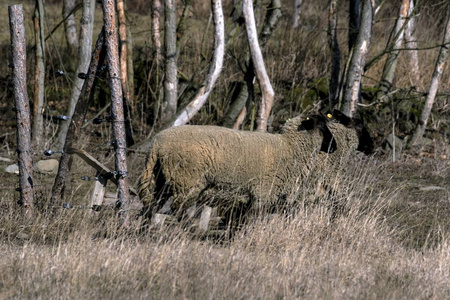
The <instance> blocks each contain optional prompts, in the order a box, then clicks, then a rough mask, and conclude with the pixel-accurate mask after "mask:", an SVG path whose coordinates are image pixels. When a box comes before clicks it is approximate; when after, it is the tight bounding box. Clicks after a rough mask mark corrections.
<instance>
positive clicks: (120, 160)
mask: <svg viewBox="0 0 450 300" xmlns="http://www.w3.org/2000/svg"><path fill="white" fill-rule="evenodd" d="M102 4H103V5H102V9H103V20H104V22H105V43H106V59H107V62H108V74H109V86H110V91H111V119H112V121H111V122H112V129H113V136H114V140H113V141H112V142H111V144H112V145H113V147H114V148H115V169H116V171H115V173H116V179H117V197H118V202H119V203H120V206H121V210H122V211H121V213H120V217H121V219H122V224H123V225H124V226H126V227H127V226H128V225H129V221H130V220H129V198H130V193H129V190H128V185H127V180H128V167H127V158H126V140H125V124H124V123H125V122H124V121H125V116H124V113H123V101H122V100H123V99H122V97H123V96H122V82H121V79H120V75H121V74H120V64H119V53H118V50H119V43H118V37H117V23H116V13H115V10H114V8H115V5H114V0H102Z"/></svg>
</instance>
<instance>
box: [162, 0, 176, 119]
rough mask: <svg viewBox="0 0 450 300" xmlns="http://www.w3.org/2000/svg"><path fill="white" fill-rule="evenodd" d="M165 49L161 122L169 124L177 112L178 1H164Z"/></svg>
mask: <svg viewBox="0 0 450 300" xmlns="http://www.w3.org/2000/svg"><path fill="white" fill-rule="evenodd" d="M164 12H165V15H164V17H165V22H164V48H165V53H164V55H165V75H164V101H163V103H162V105H161V122H162V124H164V123H167V122H169V121H170V120H171V119H172V118H173V117H174V116H175V114H176V112H177V100H178V78H177V72H178V71H177V24H176V12H177V4H176V0H165V1H164Z"/></svg>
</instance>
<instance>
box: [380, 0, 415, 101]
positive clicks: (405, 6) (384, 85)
mask: <svg viewBox="0 0 450 300" xmlns="http://www.w3.org/2000/svg"><path fill="white" fill-rule="evenodd" d="M409 1H410V0H402V4H401V5H400V11H399V15H398V18H397V21H396V22H395V27H394V34H393V37H394V40H393V42H392V46H391V47H390V48H391V49H392V50H394V51H391V52H389V55H388V57H387V59H386V63H385V64H384V68H383V74H382V75H381V80H380V91H379V93H378V98H379V97H382V96H383V95H386V94H387V93H389V92H390V91H391V88H392V83H393V81H394V77H395V70H396V68H397V62H398V55H399V54H400V50H395V49H399V48H401V47H402V43H403V37H404V33H405V30H404V29H405V26H406V25H405V21H406V20H407V17H408V10H409Z"/></svg>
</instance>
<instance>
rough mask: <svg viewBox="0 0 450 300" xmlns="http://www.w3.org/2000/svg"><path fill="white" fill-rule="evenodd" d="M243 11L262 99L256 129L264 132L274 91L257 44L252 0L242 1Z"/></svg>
mask: <svg viewBox="0 0 450 300" xmlns="http://www.w3.org/2000/svg"><path fill="white" fill-rule="evenodd" d="M243 13H244V19H245V28H246V30H247V38H248V44H249V48H250V54H251V57H252V61H253V65H254V68H255V74H256V79H257V80H258V83H259V86H260V88H261V92H262V101H261V106H260V109H259V116H258V121H257V123H258V126H257V130H258V131H262V132H265V131H267V122H268V119H269V116H270V112H271V110H272V106H273V98H274V96H275V92H274V91H273V88H272V85H271V84H270V79H269V76H268V75H267V71H266V68H265V66H264V59H263V56H262V53H261V48H260V47H259V44H258V33H257V29H256V23H255V17H254V15H253V2H252V0H244V1H243Z"/></svg>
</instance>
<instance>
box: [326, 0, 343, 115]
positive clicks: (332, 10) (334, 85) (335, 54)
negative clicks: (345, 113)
mask: <svg viewBox="0 0 450 300" xmlns="http://www.w3.org/2000/svg"><path fill="white" fill-rule="evenodd" d="M328 16H329V17H328V44H329V47H330V51H331V72H330V88H329V90H330V91H329V98H330V107H331V106H332V105H333V103H334V102H335V101H336V99H337V98H338V89H339V74H340V72H341V51H340V50H339V43H338V39H337V0H330V4H329V15H328Z"/></svg>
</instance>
